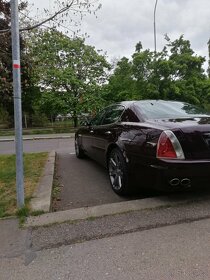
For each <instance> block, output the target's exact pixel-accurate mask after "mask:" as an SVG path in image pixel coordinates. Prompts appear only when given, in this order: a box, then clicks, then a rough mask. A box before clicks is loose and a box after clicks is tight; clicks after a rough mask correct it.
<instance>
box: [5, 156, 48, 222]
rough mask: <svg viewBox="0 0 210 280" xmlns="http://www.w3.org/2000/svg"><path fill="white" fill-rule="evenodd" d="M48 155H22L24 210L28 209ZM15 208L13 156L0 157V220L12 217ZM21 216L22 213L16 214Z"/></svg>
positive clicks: (15, 211) (15, 210)
mask: <svg viewBox="0 0 210 280" xmlns="http://www.w3.org/2000/svg"><path fill="white" fill-rule="evenodd" d="M47 157H48V153H36V154H25V155H24V188H25V203H26V205H25V209H28V208H29V202H30V199H31V198H32V195H33V192H34V190H35V188H36V185H37V184H38V182H39V179H40V176H41V174H42V171H43V168H44V165H45V163H46V160H47ZM16 213H17V207H16V167H15V155H1V156H0V218H3V217H8V216H13V215H15V214H16ZM17 214H18V215H20V214H21V215H22V213H19V212H18V213H17Z"/></svg>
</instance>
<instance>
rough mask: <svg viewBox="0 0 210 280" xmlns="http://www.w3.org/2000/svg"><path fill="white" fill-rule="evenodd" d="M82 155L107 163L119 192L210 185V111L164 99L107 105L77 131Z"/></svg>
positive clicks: (123, 193)
mask: <svg viewBox="0 0 210 280" xmlns="http://www.w3.org/2000/svg"><path fill="white" fill-rule="evenodd" d="M75 150H76V156H77V157H78V158H83V157H84V156H86V155H87V156H88V157H90V158H92V159H94V160H95V161H97V162H99V163H100V164H102V165H104V166H105V167H106V168H107V170H108V174H109V178H110V183H111V187H112V189H113V190H114V192H116V193H117V194H119V195H125V194H127V193H128V192H129V191H130V190H131V188H132V186H135V187H137V188H154V189H158V190H182V189H183V190H184V189H188V188H202V187H204V186H207V187H208V185H209V188H210V113H207V112H205V111H204V110H203V109H200V108H198V107H196V106H194V105H191V104H188V103H183V102H177V101H163V100H142V101H125V102H121V103H117V104H114V105H111V106H108V107H106V108H105V109H104V110H102V111H100V112H99V113H98V114H97V115H96V116H95V117H94V118H93V119H92V120H90V121H86V122H85V123H84V124H83V126H81V127H80V128H79V129H78V131H77V132H76V134H75Z"/></svg>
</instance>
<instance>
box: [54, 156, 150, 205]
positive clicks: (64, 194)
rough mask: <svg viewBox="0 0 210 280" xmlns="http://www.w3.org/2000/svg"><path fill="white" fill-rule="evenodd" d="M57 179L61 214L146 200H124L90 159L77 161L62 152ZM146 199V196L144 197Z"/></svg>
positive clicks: (101, 170) (105, 173) (58, 163)
mask: <svg viewBox="0 0 210 280" xmlns="http://www.w3.org/2000/svg"><path fill="white" fill-rule="evenodd" d="M56 162H57V164H56V175H57V178H58V181H59V184H60V185H61V186H62V187H61V196H60V198H61V201H60V202H59V203H58V204H57V210H67V209H73V208H80V207H86V206H95V205H101V204H107V203H114V202H121V201H125V200H130V199H137V198H139V196H140V197H143V196H142V195H135V196H132V197H126V198H123V197H120V196H118V195H117V194H115V193H114V192H113V191H112V189H111V186H110V183H109V178H108V175H107V171H106V170H105V169H104V168H103V167H101V166H100V165H98V164H97V163H95V162H94V161H93V160H90V159H88V158H87V159H82V160H80V159H77V158H76V156H75V155H72V154H69V153H68V154H67V153H62V152H59V153H58V154H57V160H56ZM144 197H145V196H144Z"/></svg>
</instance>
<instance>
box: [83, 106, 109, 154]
mask: <svg viewBox="0 0 210 280" xmlns="http://www.w3.org/2000/svg"><path fill="white" fill-rule="evenodd" d="M104 114H105V111H104V110H102V111H100V112H99V113H98V114H97V115H96V116H95V117H94V118H93V119H92V120H91V121H90V123H87V124H86V126H85V127H83V128H82V147H83V149H84V151H85V153H86V154H87V155H88V156H90V157H93V142H94V137H95V135H94V130H95V129H94V127H97V126H98V125H100V124H101V122H102V119H103V116H104Z"/></svg>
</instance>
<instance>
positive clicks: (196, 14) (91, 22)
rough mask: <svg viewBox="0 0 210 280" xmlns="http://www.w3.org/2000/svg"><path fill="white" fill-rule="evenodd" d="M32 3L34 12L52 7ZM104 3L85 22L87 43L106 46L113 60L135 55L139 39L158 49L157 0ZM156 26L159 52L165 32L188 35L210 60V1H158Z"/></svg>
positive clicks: (46, 2)
mask: <svg viewBox="0 0 210 280" xmlns="http://www.w3.org/2000/svg"><path fill="white" fill-rule="evenodd" d="M29 2H30V3H34V6H33V10H34V11H35V10H36V8H39V13H40V12H41V11H42V10H43V8H44V7H45V8H51V9H52V1H50V0H36V1H33V0H29ZM100 3H101V4H102V8H101V9H100V10H99V11H98V12H97V18H96V17H95V16H94V15H90V16H86V17H85V18H84V19H83V21H82V25H81V29H82V31H83V33H85V32H87V33H88V35H89V38H87V39H86V43H87V44H90V45H93V46H95V47H96V49H103V51H104V52H107V55H108V57H109V59H110V60H112V59H116V58H117V59H119V58H121V57H123V56H126V57H131V55H132V54H133V53H134V50H135V45H136V43H137V42H139V41H141V42H142V45H143V48H144V49H146V48H149V49H151V50H154V27H153V23H154V6H155V0H101V1H100ZM65 24H67V23H65ZM156 27H157V51H161V50H162V48H163V46H164V45H165V43H166V41H165V40H164V34H166V33H167V35H168V36H169V37H170V38H171V40H175V39H177V38H179V36H180V35H181V34H184V38H185V39H188V40H190V42H191V46H192V48H193V50H194V51H195V53H196V54H198V55H202V56H205V57H206V59H207V61H208V46H207V42H208V40H209V39H210V2H209V0H158V4H157V10H156ZM206 67H207V63H206V64H205V68H206Z"/></svg>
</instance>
